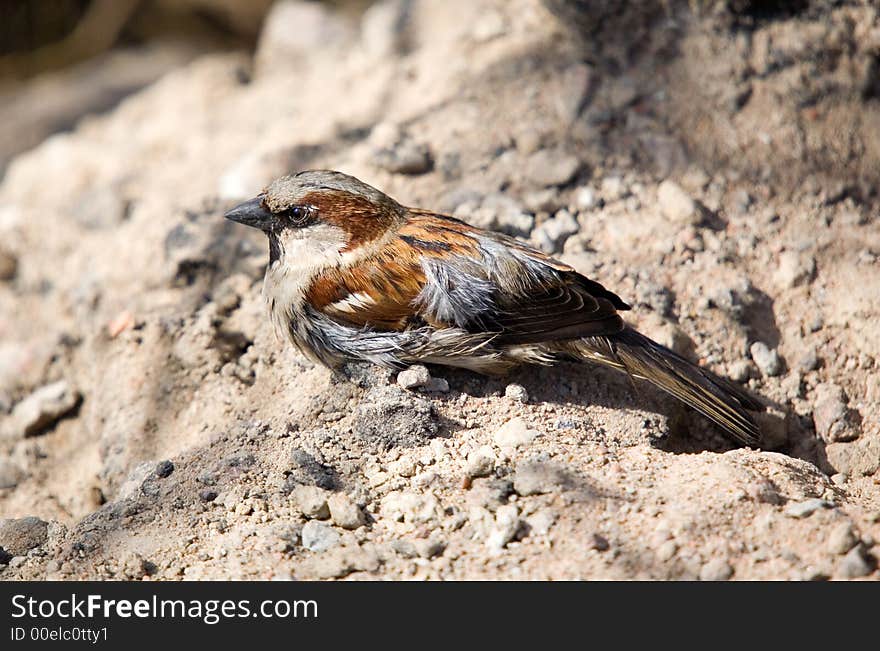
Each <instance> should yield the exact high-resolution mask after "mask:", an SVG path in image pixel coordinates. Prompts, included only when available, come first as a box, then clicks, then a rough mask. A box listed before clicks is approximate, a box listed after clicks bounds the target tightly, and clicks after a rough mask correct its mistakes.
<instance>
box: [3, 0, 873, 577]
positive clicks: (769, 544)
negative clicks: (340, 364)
mask: <svg viewBox="0 0 880 651" xmlns="http://www.w3.org/2000/svg"><path fill="white" fill-rule="evenodd" d="M709 4H710V3H705V4H704V3H686V2H663V3H657V4H655V3H653V2H643V3H605V2H595V3H587V2H563V1H562V0H560V1H555V0H549V1H548V2H547V4H546V5H545V4H543V3H541V2H539V1H538V0H511V1H509V2H501V1H498V2H492V1H490V0H481V1H479V2H472V1H470V0H453V1H451V2H443V3H439V2H428V1H424V0H416V1H413V2H404V1H392V2H381V3H379V4H377V5H374V6H373V7H372V8H371V9H370V10H369V11H368V12H367V13H366V14H365V15H364V16H363V18H362V19H360V20H359V21H353V20H352V19H351V17H350V16H344V17H343V16H338V15H336V14H334V13H332V12H331V11H329V10H324V9H321V8H320V6H316V5H313V4H308V3H302V4H301V3H297V2H283V3H280V4H279V5H277V6H276V7H275V9H274V10H273V12H272V13H271V14H270V16H269V18H268V20H267V23H266V25H265V27H264V30H263V35H262V37H261V39H260V45H259V48H258V50H257V52H256V55H255V56H254V57H253V59H251V58H250V57H248V56H245V55H243V54H242V55H228V54H225V55H210V56H204V57H201V58H199V59H197V60H195V61H193V62H192V63H190V64H187V65H185V66H183V67H180V68H178V69H176V70H175V71H173V72H172V73H170V74H167V75H165V76H163V77H162V78H161V79H159V80H158V81H157V82H155V83H154V84H152V85H150V86H149V87H147V88H146V89H144V90H142V91H139V92H137V93H136V94H133V95H131V96H129V97H128V98H127V99H125V100H124V101H123V102H122V103H121V104H120V105H119V106H118V108H116V109H115V110H113V111H112V112H110V113H108V114H106V115H102V116H100V117H88V118H85V119H83V120H82V121H81V122H80V123H79V124H78V125H77V127H76V128H75V129H74V130H73V131H71V132H68V133H64V134H59V135H55V136H52V137H51V138H49V139H48V140H46V141H45V142H43V143H42V144H40V145H39V146H38V147H36V148H35V149H33V150H31V151H29V152H27V153H24V154H22V155H20V156H18V157H16V158H15V159H14V160H13V161H12V162H11V163H10V165H9V167H8V169H7V172H6V175H5V177H4V178H3V180H2V185H0V450H2V452H0V516H2V517H3V518H8V520H5V521H2V522H0V547H2V551H0V568H2V570H0V578H2V579H5V580H17V579H42V578H52V579H86V578H98V579H204V578H219V579H223V578H231V579H241V578H247V579H259V578H296V579H309V578H322V579H325V578H343V577H345V578H350V579H410V578H415V579H424V578H428V579H465V578H469V579H483V578H493V579H523V578H528V579H533V578H534V579H538V578H540V579H544V578H551V579H574V578H603V579H605V578H613V579H631V578H639V579H647V578H651V579H697V578H699V579H704V580H726V579H731V578H732V579H825V578H835V579H858V578H874V579H876V578H878V576H880V575H878V571H877V560H876V556H877V555H878V548H877V547H876V545H875V543H876V542H877V541H880V474H878V472H877V471H878V466H880V418H878V403H880V379H878V377H880V376H878V364H880V325H878V323H880V321H878V319H880V263H878V256H880V218H878V201H880V199H878V196H877V192H876V188H877V182H878V180H880V178H878V177H880V59H878V55H877V52H878V51H880V17H878V11H877V10H876V9H875V8H872V7H870V6H869V4H870V3H867V2H864V3H863V2H842V3H841V2H835V3H831V2H822V1H819V0H816V1H813V2H808V3H803V4H804V5H805V6H804V7H802V8H799V10H798V11H796V12H795V11H790V12H785V11H780V12H777V13H761V12H758V11H756V10H750V9H748V7H751V6H752V5H750V4H749V3H729V5H730V6H728V4H727V3H711V4H712V7H713V8H712V9H709V8H706V5H709ZM753 4H754V3H753ZM587 5H589V7H587ZM630 5H632V6H630ZM548 7H550V8H551V9H554V10H555V11H554V12H551V11H549V10H548ZM742 7H746V8H742ZM585 8H586V9H587V10H586V11H585ZM559 16H562V17H563V20H559ZM315 167H326V168H334V169H339V170H342V171H345V172H348V173H351V174H354V175H356V176H358V177H360V178H361V179H363V180H364V181H367V182H368V183H371V184H373V185H375V186H377V187H379V188H381V189H383V190H384V191H386V192H387V193H389V194H391V195H392V196H394V197H396V198H397V199H398V200H400V201H401V202H403V203H406V204H409V205H416V206H423V207H430V208H434V209H440V210H444V211H448V212H452V213H454V214H456V215H458V216H460V217H462V218H463V219H466V220H469V221H471V222H473V223H475V224H478V225H481V226H488V227H492V228H496V229H499V230H504V231H506V232H509V233H513V234H516V235H518V236H521V237H523V238H525V239H530V240H531V241H532V242H534V243H536V244H538V245H539V246H541V247H543V248H544V249H545V250H547V251H552V252H554V254H555V255H558V256H559V257H561V258H562V259H563V260H566V261H568V262H569V263H571V264H573V265H574V266H575V267H576V268H577V269H578V270H580V271H581V272H583V273H584V274H586V275H589V276H590V277H592V278H594V279H596V280H598V281H599V282H601V283H603V284H604V285H606V286H607V287H609V288H610V289H612V290H614V291H615V292H617V293H618V294H620V295H621V296H622V297H623V298H624V299H625V300H627V301H629V302H630V303H632V305H633V306H634V309H633V311H632V312H631V313H630V315H631V321H632V322H633V323H634V324H636V325H637V326H638V327H640V328H641V329H643V330H644V331H645V332H646V333H647V334H649V335H651V336H653V337H654V338H656V339H658V340H659V341H661V342H663V343H666V344H667V345H670V346H672V347H674V348H675V349H676V350H679V351H680V352H682V353H683V354H685V355H687V356H689V357H691V358H692V359H693V360H696V361H699V362H700V363H701V364H705V365H707V366H709V367H710V368H713V369H715V370H716V371H718V372H720V373H724V374H727V375H729V376H730V377H732V378H733V379H735V380H736V381H738V382H742V383H743V384H745V385H747V386H748V387H749V388H750V389H751V390H753V391H754V392H755V393H756V394H757V395H759V396H762V398H763V399H764V401H765V402H766V403H767V405H768V410H767V414H766V415H765V416H764V417H763V419H762V420H763V422H764V426H765V433H766V439H767V443H766V445H765V448H766V449H764V450H748V449H735V448H734V447H733V446H732V445H731V444H729V443H728V442H727V441H726V439H724V438H723V437H722V436H721V435H720V434H719V433H718V432H717V431H716V430H714V429H713V427H712V426H711V425H710V424H709V423H707V422H706V421H705V420H704V419H702V418H701V417H699V416H698V415H696V414H694V413H692V412H690V411H688V410H686V409H684V408H682V407H681V406H679V405H678V404H676V403H674V402H672V401H671V400H670V399H668V398H666V397H665V396H663V395H662V394H659V393H658V392H656V391H654V390H652V389H651V388H650V387H646V386H642V385H638V386H635V387H634V386H632V385H631V383H630V382H628V381H627V379H626V378H624V377H621V376H618V375H615V374H614V373H612V372H606V371H603V370H598V369H596V368H593V367H590V366H586V365H583V366H575V365H570V366H562V367H559V368H555V369H545V368H540V369H534V368H532V369H523V370H521V371H518V372H516V373H514V374H513V375H512V376H510V377H508V378H504V379H502V380H499V379H486V378H482V377H479V376H475V375H472V374H469V373H465V372H458V371H449V370H445V369H440V368H432V369H430V371H431V373H432V375H433V377H434V378H437V379H439V380H445V381H446V383H447V384H448V390H444V389H446V387H444V386H443V382H437V383H435V384H433V385H432V386H430V387H428V388H427V389H418V388H417V389H412V390H408V389H404V388H402V387H401V386H399V385H398V384H397V382H396V380H395V376H394V374H392V373H387V372H382V371H378V370H375V369H370V368H362V367H353V368H350V369H348V375H349V376H350V377H351V379H352V381H350V382H345V381H339V380H338V379H336V378H334V377H331V374H330V372H329V371H327V370H326V369H323V368H320V367H316V366H314V365H313V364H311V363H310V362H308V361H307V360H306V359H305V358H303V357H302V356H301V355H300V354H299V353H298V352H296V351H295V350H293V349H292V348H291V347H290V346H289V345H287V344H285V343H284V342H280V341H278V340H276V339H275V337H274V335H273V333H272V331H271V327H270V325H269V323H268V319H267V317H266V312H265V307H264V305H263V303H262V299H261V297H260V287H261V282H262V273H263V270H264V268H265V264H266V261H267V253H266V245H265V242H264V241H263V239H262V235H260V234H259V233H251V232H247V229H244V228H241V227H237V226H235V225H233V224H231V223H228V222H226V221H225V220H223V219H222V214H223V212H224V210H225V209H227V208H228V207H231V206H232V205H234V204H235V203H236V202H237V201H239V200H242V199H246V198H249V197H250V196H252V195H254V194H255V193H256V192H258V191H259V190H260V188H261V187H262V186H263V185H264V184H265V183H266V182H267V181H269V180H271V179H272V178H274V177H276V176H278V175H281V174H283V173H285V172H288V171H295V170H300V169H306V168H315Z"/></svg>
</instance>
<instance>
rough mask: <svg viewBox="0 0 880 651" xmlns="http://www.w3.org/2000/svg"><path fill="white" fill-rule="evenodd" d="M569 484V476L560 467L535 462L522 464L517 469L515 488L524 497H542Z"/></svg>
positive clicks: (514, 480)
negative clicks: (542, 494)
mask: <svg viewBox="0 0 880 651" xmlns="http://www.w3.org/2000/svg"><path fill="white" fill-rule="evenodd" d="M568 483H569V479H568V476H567V475H566V473H565V472H564V471H563V470H562V469H561V468H559V467H557V466H555V465H553V464H550V463H546V462H542V461H535V462H530V463H525V464H521V465H520V466H519V467H518V468H517V469H516V474H515V475H514V479H513V488H514V490H515V491H516V492H517V494H519V495H522V496H528V495H540V494H541V493H549V492H551V491H555V490H558V489H560V488H565V487H566V486H567V485H568Z"/></svg>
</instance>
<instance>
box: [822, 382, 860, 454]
mask: <svg viewBox="0 0 880 651" xmlns="http://www.w3.org/2000/svg"><path fill="white" fill-rule="evenodd" d="M847 402H848V401H847V397H846V393H845V392H844V390H843V388H842V387H840V386H839V385H837V384H834V383H832V382H823V383H822V384H819V385H817V386H816V398H815V400H814V402H813V423H814V424H815V425H816V433H817V434H818V435H819V436H821V437H822V438H823V439H825V440H826V441H834V442H839V441H852V440H854V439H856V438H858V436H859V431H858V429H857V428H856V427H853V426H852V424H851V423H850V422H849V418H848V416H849V408H848V407H847Z"/></svg>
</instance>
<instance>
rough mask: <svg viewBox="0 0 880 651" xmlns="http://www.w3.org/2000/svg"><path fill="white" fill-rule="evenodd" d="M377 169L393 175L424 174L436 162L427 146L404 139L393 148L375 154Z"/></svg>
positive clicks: (374, 160)
mask: <svg viewBox="0 0 880 651" xmlns="http://www.w3.org/2000/svg"><path fill="white" fill-rule="evenodd" d="M372 162H373V164H374V165H375V166H376V167H380V168H382V169H383V170H386V171H388V172H391V173H393V174H424V173H425V172H430V171H431V170H432V169H433V167H434V160H433V158H432V157H431V151H430V150H429V149H428V147H427V145H424V144H421V143H416V142H415V141H413V140H412V139H410V138H408V137H404V138H403V139H402V140H400V141H399V142H397V143H396V144H394V145H393V146H391V147H387V148H385V149H379V150H378V151H376V152H375V153H374V154H373V158H372Z"/></svg>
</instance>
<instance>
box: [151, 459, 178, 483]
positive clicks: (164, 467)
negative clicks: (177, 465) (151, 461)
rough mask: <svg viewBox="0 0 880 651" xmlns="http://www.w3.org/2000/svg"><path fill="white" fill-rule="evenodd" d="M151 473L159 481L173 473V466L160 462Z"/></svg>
mask: <svg viewBox="0 0 880 651" xmlns="http://www.w3.org/2000/svg"><path fill="white" fill-rule="evenodd" d="M153 472H154V473H155V475H156V477H158V478H159V479H165V478H166V477H168V476H170V475H171V473H172V472H174V464H173V463H172V462H170V461H168V460H165V461H160V462H159V463H158V464H156V469H155V470H154V471H153Z"/></svg>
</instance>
